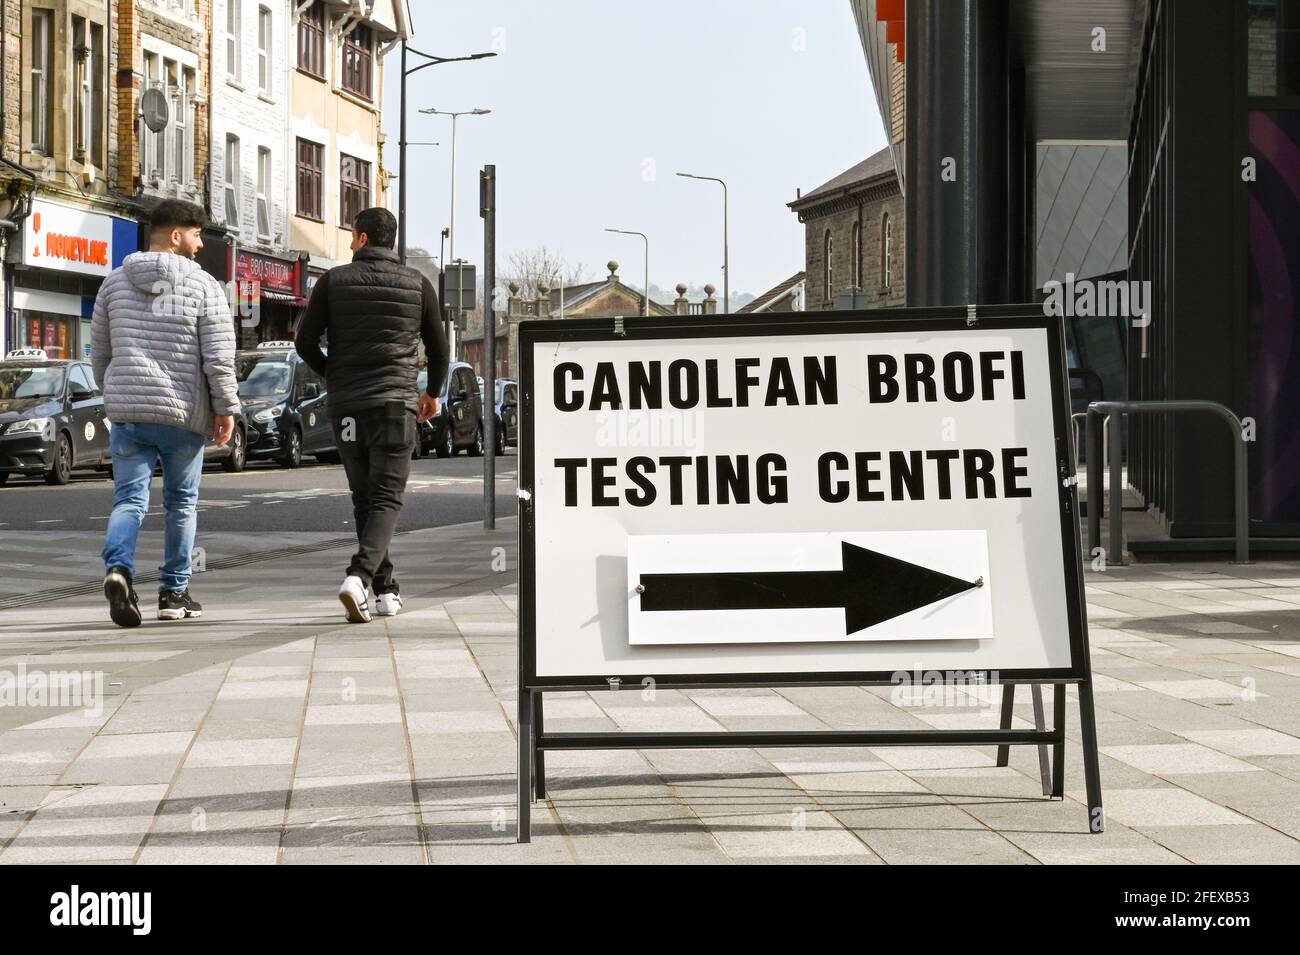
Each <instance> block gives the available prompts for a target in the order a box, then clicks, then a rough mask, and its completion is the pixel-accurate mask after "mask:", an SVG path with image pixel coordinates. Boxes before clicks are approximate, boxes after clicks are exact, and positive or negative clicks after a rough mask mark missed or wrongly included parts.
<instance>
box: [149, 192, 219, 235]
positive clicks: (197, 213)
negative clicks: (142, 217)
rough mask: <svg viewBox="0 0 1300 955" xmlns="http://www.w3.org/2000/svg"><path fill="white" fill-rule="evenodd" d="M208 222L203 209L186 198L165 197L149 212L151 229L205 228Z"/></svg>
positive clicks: (157, 230)
mask: <svg viewBox="0 0 1300 955" xmlns="http://www.w3.org/2000/svg"><path fill="white" fill-rule="evenodd" d="M207 224H208V220H207V216H206V215H204V213H203V209H202V208H201V207H199V206H196V205H195V204H194V203H192V202H186V201H185V200H184V199H164V200H163V201H162V202H160V203H158V205H156V206H154V207H153V211H152V212H150V213H149V231H150V232H165V231H169V230H171V229H193V228H195V227H197V228H200V229H201V228H203V227H204V226H205V225H207Z"/></svg>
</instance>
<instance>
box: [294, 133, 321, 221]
mask: <svg viewBox="0 0 1300 955" xmlns="http://www.w3.org/2000/svg"><path fill="white" fill-rule="evenodd" d="M324 169H325V147H324V146H322V145H321V144H320V143H313V142H312V141H311V140H309V139H300V140H298V215H300V216H307V217H308V218H311V219H323V218H324V217H325V216H324V210H322V209H321V193H322V189H321V179H322V177H323V174H324Z"/></svg>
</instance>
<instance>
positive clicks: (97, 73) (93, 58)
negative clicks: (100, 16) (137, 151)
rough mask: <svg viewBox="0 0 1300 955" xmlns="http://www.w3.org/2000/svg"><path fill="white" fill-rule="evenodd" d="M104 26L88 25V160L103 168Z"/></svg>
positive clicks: (105, 108) (105, 98)
mask: <svg viewBox="0 0 1300 955" xmlns="http://www.w3.org/2000/svg"><path fill="white" fill-rule="evenodd" d="M104 64H105V60H104V27H103V25H102V24H99V23H92V24H91V25H90V93H89V96H90V104H91V108H90V161H91V162H92V163H94V164H95V165H96V166H98V167H100V168H101V169H103V168H104V167H105V166H106V165H107V163H106V162H105V158H104V148H105V141H104V127H105V124H106V122H107V116H106V111H107V109H108V97H107V96H106V95H105V93H104V80H105V76H106V73H105V67H104Z"/></svg>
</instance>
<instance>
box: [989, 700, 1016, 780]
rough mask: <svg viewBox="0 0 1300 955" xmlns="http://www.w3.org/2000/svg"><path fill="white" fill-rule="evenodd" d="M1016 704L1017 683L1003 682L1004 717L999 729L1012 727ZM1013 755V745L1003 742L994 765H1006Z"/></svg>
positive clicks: (999, 723)
mask: <svg viewBox="0 0 1300 955" xmlns="http://www.w3.org/2000/svg"><path fill="white" fill-rule="evenodd" d="M1015 705H1016V685H1015V684H1014V683H1003V684H1002V719H1001V720H1000V721H999V722H998V729H1004V730H1009V729H1011V716H1012V714H1013V713H1014V712H1015ZM1010 756H1011V747H1010V746H1007V745H1006V744H1003V745H1001V746H999V747H998V758H997V762H996V763H995V764H994V765H997V766H1006V765H1007V763H1008V760H1009V759H1010Z"/></svg>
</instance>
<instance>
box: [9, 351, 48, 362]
mask: <svg viewBox="0 0 1300 955" xmlns="http://www.w3.org/2000/svg"><path fill="white" fill-rule="evenodd" d="M11 358H35V359H36V360H38V361H49V360H50V356H49V355H48V354H47V353H46V351H45V349H44V348H15V349H14V350H13V351H11V352H9V353H8V354H7V355H5V361H9V360H10V359H11Z"/></svg>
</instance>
